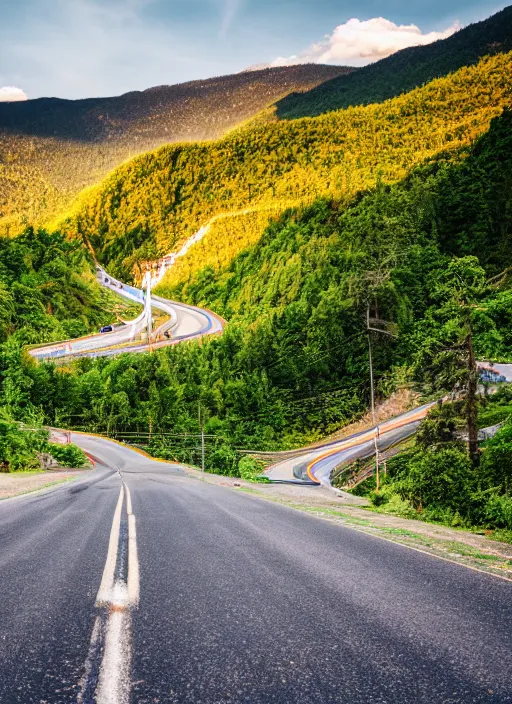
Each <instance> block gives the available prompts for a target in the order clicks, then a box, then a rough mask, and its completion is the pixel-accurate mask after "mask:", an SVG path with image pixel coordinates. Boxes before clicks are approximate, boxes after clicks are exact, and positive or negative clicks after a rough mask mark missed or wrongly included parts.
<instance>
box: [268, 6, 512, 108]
mask: <svg viewBox="0 0 512 704" xmlns="http://www.w3.org/2000/svg"><path fill="white" fill-rule="evenodd" d="M511 49H512V8H510V7H506V8H505V9H504V10H502V11H501V12H498V13H497V14H496V15H493V16H492V17H490V18H489V19H486V20H484V21H483V22H478V23H477V24H472V25H469V26H468V27H465V28H464V29H462V30H460V31H459V32H457V33H456V34H454V35H453V36H451V37H449V38H448V39H444V40H443V41H437V42H434V43H433V44H428V45H427V46H417V47H411V48H409V49H403V50H402V51H398V52H396V53H395V54H392V55H391V56H389V57H388V58H386V59H382V60H381V61H377V62H376V63H374V64H370V65H369V66H365V67H364V68H361V69H359V70H358V71H356V72H354V73H352V74H348V75H342V76H340V77H339V78H334V79H332V80H330V81H327V82H326V83H323V84H321V85H320V86H319V87H318V88H314V89H313V90H310V91H308V92H307V93H304V94H291V95H289V96H287V97H285V98H283V99H282V100H281V101H280V102H279V103H278V105H277V114H278V115H279V117H283V118H297V117H304V116H306V115H320V114H321V113H324V112H328V111H330V110H339V109H340V108H346V107H348V106H350V105H366V104H368V103H377V102H382V101H383V100H386V99H388V98H393V97H395V96H397V95H400V94H401V93H405V92H407V91H409V90H411V89H412V88H415V87H416V86H419V85H422V84H423V83H428V82H429V81H431V80H432V79H434V78H437V77H438V76H446V75H447V74H449V73H451V72H453V71H456V70H457V69H459V68H461V66H469V65H471V64H475V63H477V62H478V60H479V59H480V58H481V57H482V56H485V55H487V54H494V53H496V52H500V51H501V52H506V51H510V50H511Z"/></svg>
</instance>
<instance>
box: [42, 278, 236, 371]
mask: <svg viewBox="0 0 512 704" xmlns="http://www.w3.org/2000/svg"><path fill="white" fill-rule="evenodd" d="M96 277H97V280H98V283H99V284H100V285H101V286H103V287H104V288H107V289H109V290H110V291H112V292H114V293H116V294H117V295H119V296H121V297H122V298H125V299H127V300H128V301H130V302H132V303H139V304H141V305H142V306H143V307H144V308H143V311H142V313H141V314H140V315H139V316H137V318H135V319H134V320H131V321H123V322H122V323H121V324H120V325H114V326H113V330H112V332H106V333H103V334H96V335H87V336H85V337H79V338H76V339H74V340H63V341H61V342H54V343H50V344H46V345H38V346H37V347H32V348H31V349H29V354H30V355H31V356H32V357H34V358H35V359H37V360H39V361H50V360H57V359H63V360H65V359H70V358H81V357H106V356H115V355H118V354H121V353H123V352H132V353H141V352H150V351H152V350H154V349H159V348H161V347H168V346H169V345H175V344H177V343H179V342H185V341H187V340H194V339H199V338H201V337H204V336H205V335H214V334H219V333H221V332H222V331H223V329H224V326H225V324H226V323H225V321H224V320H223V319H222V318H221V317H220V316H218V315H216V314H215V313H213V312H212V311H209V310H206V309H204V308H198V307H197V306H191V305H187V304H185V303H178V302H176V301H169V300H167V299H166V298H162V297H161V296H154V295H151V296H150V298H148V296H147V295H146V294H145V293H144V291H143V290H142V289H139V288H136V287H135V286H130V285H128V284H125V283H123V282H121V281H119V280H118V279H115V278H114V277H112V276H110V275H109V274H108V273H107V272H106V271H105V270H104V269H103V268H102V267H101V266H99V265H97V266H96ZM150 309H151V311H152V310H157V311H159V312H160V313H163V314H164V315H165V316H167V320H165V322H164V323H162V324H161V325H159V327H157V328H156V329H155V330H154V331H153V332H152V334H151V336H150V340H149V341H148V339H147V334H146V339H145V340H144V339H142V336H143V335H144V333H145V332H146V331H147V327H148V318H150V315H151V313H150Z"/></svg>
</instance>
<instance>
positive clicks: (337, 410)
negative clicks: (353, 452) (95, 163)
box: [1, 111, 512, 472]
mask: <svg viewBox="0 0 512 704" xmlns="http://www.w3.org/2000/svg"><path fill="white" fill-rule="evenodd" d="M511 146H512V115H511V113H510V112H508V111H505V112H504V113H503V114H502V115H501V116H500V117H497V118H495V119H494V120H493V121H492V123H491V127H490V129H489V131H488V133H486V134H485V135H483V136H482V137H481V138H480V139H479V140H477V141H476V143H475V144H474V145H473V146H472V148H471V149H470V151H469V153H467V154H465V158H460V159H459V160H456V161H450V160H446V159H444V158H443V157H438V158H437V159H435V160H432V161H429V162H428V163H426V164H424V165H422V166H420V167H417V168H415V169H414V170H413V171H412V172H411V173H410V174H409V175H408V176H407V177H406V178H405V179H403V180H402V181H401V182H399V183H397V184H394V185H386V184H384V183H379V184H378V185H377V186H376V187H375V188H374V189H372V190H370V191H368V192H366V193H363V194H360V195H358V196H356V197H354V198H353V199H352V200H351V202H350V203H348V204H347V205H340V204H339V203H337V202H335V201H332V200H328V199H318V200H317V201H315V202H314V203H313V204H312V205H310V206H308V207H306V208H304V209H292V210H289V211H288V212H287V213H285V214H283V215H282V216H281V217H280V218H279V219H277V220H276V221H274V222H273V223H272V224H271V225H270V226H269V227H268V228H267V229H266V230H265V232H264V234H263V236H262V238H261V239H260V240H259V241H258V242H257V243H256V244H254V245H253V246H252V247H249V248H247V249H246V250H245V251H244V252H243V253H241V254H240V255H238V257H236V258H235V259H234V260H233V261H232V263H231V264H230V265H229V266H228V267H225V268H224V269H223V270H222V271H215V270H214V269H213V268H212V267H207V268H205V269H204V270H203V271H202V272H200V274H198V275H197V276H196V277H195V279H194V281H189V282H188V283H186V284H182V285H180V286H179V287H176V288H173V289H171V290H166V291H165V293H168V294H170V295H173V296H177V297H178V296H179V297H181V298H182V299H185V300H188V301H192V302H196V303H202V304H207V305H208V306H210V307H213V308H214V309H215V310H216V311H217V312H219V313H221V314H223V315H224V316H226V317H227V318H228V320H229V325H228V327H227V329H226V331H225V333H224V335H223V336H222V337H221V338H217V339H212V340H209V341H204V342H203V343H202V344H201V345H197V344H189V345H180V346H177V347H173V348H168V349H165V350H161V351H159V352H158V353H155V354H154V355H152V356H146V355H142V356H132V355H122V356H120V357H118V358H116V359H100V360H81V361H78V362H76V363H75V364H74V365H73V366H72V367H70V368H68V367H55V366H53V365H51V364H45V365H41V366H36V365H33V364H32V363H27V362H24V363H23V365H22V366H21V367H20V366H19V365H18V360H17V359H13V358H12V357H8V356H6V353H5V352H4V353H3V356H2V366H1V373H2V375H3V380H4V383H3V386H2V389H3V397H2V399H1V402H2V403H3V404H8V405H9V408H10V409H11V413H12V415H13V417H14V418H17V419H22V418H23V417H24V415H25V414H26V413H27V412H34V411H35V410H37V409H42V410H43V412H44V414H45V419H46V422H48V423H51V424H58V425H62V426H68V427H72V426H75V427H82V428H87V429H90V430H95V431H100V432H109V433H112V432H116V431H117V432H120V431H128V430H133V431H134V430H141V429H142V430H144V431H146V432H147V431H148V430H149V429H151V430H152V432H153V433H155V435H158V433H159V432H166V431H168V432H169V431H172V432H173V433H186V432H189V433H196V432H197V431H198V420H197V418H198V405H199V404H200V405H201V407H202V408H203V410H204V414H205V416H206V418H207V423H206V429H207V432H208V433H209V434H212V435H215V436H216V438H217V439H216V440H215V441H212V443H211V445H210V454H209V459H208V466H209V467H212V468H215V469H216V470H218V471H226V472H236V471H237V462H238V457H237V455H236V453H235V452H234V449H235V448H237V447H246V446H247V445H249V446H252V447H257V448H259V449H263V448H267V449H277V448H281V447H285V446H290V445H291V444H299V443H302V442H304V441H306V440H308V439H313V438H316V437H319V436H321V435H322V434H324V433H326V432H329V431H331V430H333V429H335V428H339V427H340V426H342V425H343V424H345V423H347V422H349V421H350V420H352V419H353V418H354V417H356V416H358V415H359V414H361V413H362V412H363V411H364V409H365V407H366V406H367V402H368V358H367V339H366V333H365V310H366V306H367V305H368V304H370V305H371V307H372V312H373V313H372V314H376V315H377V314H378V316H379V317H382V318H383V319H385V320H388V321H392V322H393V324H394V326H395V331H396V335H397V337H396V339H394V340H387V339H382V340H379V341H378V342H377V345H376V360H375V362H376V371H377V378H378V388H379V393H380V394H382V395H387V394H389V393H390V392H391V391H392V390H393V389H394V388H396V387H397V386H399V385H400V384H403V383H404V382H408V383H414V384H415V385H416V387H417V388H418V389H420V390H422V392H423V393H424V394H432V393H434V394H436V393H438V392H439V391H440V390H441V389H443V388H446V387H450V385H451V384H452V383H453V377H450V376H449V375H448V376H447V375H444V376H443V375H442V374H439V373H438V368H439V365H440V364H442V363H444V362H443V361H442V360H443V359H444V357H443V355H445V356H446V349H447V348H451V347H453V346H454V343H456V339H457V335H459V334H460V330H462V328H463V326H460V327H458V325H457V318H456V314H455V313H454V306H455V309H456V302H455V303H454V300H455V297H456V293H457V281H459V280H461V279H462V280H467V281H468V282H469V283H468V286H469V285H470V283H471V282H473V284H471V285H474V286H476V283H475V281H477V282H479V286H480V288H479V289H478V290H479V293H478V301H479V307H484V309H485V313H483V312H478V314H477V317H476V319H475V323H474V325H475V329H474V345H475V350H476V354H478V355H480V356H483V357H488V358H496V357H500V358H501V359H502V360H505V359H507V358H508V357H509V355H510V349H511V345H512V291H511V290H510V288H509V279H508V277H507V274H506V273H505V274H503V276H501V278H500V276H499V275H501V274H502V271H504V270H506V269H507V267H509V266H510V265H512V254H511V252H512V249H511V248H510V237H511V225H512V222H511V213H512V209H511V203H512V188H511V180H510V167H511V158H512V149H511ZM498 190H499V192H500V197H499V198H495V194H496V192H497V191H498ZM468 194H470V195H471V197H468ZM15 241H16V240H15ZM496 276H498V278H497V279H496V281H498V283H499V285H497V284H496V282H495V283H492V282H491V280H492V279H493V278H496ZM475 295H476V294H475ZM457 315H458V314H457ZM454 321H455V322H454ZM14 348H15V346H13V345H12V343H11V345H10V347H9V349H10V350H13V349H14ZM11 354H13V352H11ZM457 364H458V362H457V358H456V357H455V359H453V360H451V361H450V364H449V368H450V369H454V370H455V371H454V372H453V373H454V374H456V370H457ZM11 378H12V379H13V381H9V380H10V379H11ZM6 382H8V383H6ZM13 384H14V385H15V386H13ZM14 388H15V389H16V391H9V389H14ZM6 391H9V398H7V397H6V395H5V394H6ZM169 452H170V450H169V448H167V450H166V453H167V455H168V456H169ZM182 452H184V450H183V448H180V447H179V446H177V447H175V448H172V452H171V454H172V456H173V457H176V458H183V455H182V454H180V453H182Z"/></svg>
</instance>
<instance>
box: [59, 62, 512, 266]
mask: <svg viewBox="0 0 512 704" xmlns="http://www.w3.org/2000/svg"><path fill="white" fill-rule="evenodd" d="M511 68H512V53H511V54H499V55H497V56H495V57H491V58H488V59H485V60H483V61H482V62H481V63H480V64H478V65H477V66H472V67H469V68H463V69H461V70H459V71H458V72H457V73H455V74H453V75H451V76H449V77H447V78H441V79H437V80H435V81H432V82H431V83H429V84H428V85H427V86H424V87H423V88H418V89H416V90H414V91H411V92H410V93H408V94H407V95H404V96H401V97H399V98H395V99H393V100H390V101H387V102H385V103H382V104H376V105H369V106H366V107H360V108H349V109H348V110H342V111H339V112H333V113H329V114H328V115H322V116H320V117H317V118H304V119H302V120H295V121H288V122H286V121H284V122H277V123H271V124H257V125H255V126H253V127H252V128H251V129H247V130H241V131H236V132H234V133H233V134H232V135H229V136H228V137H226V138H224V139H221V140H219V141H216V142H211V143H198V144H190V145H178V146H168V147H162V148H161V149H159V150H157V151H156V152H153V153H148V154H145V155H143V156H141V157H138V158H136V159H134V160H132V161H131V162H129V163H127V164H125V165H123V166H121V167H120V168H119V169H117V170H116V171H115V172H114V173H113V174H112V175H111V176H110V177H109V178H107V179H106V180H105V181H104V182H103V183H102V184H101V185H100V186H98V187H96V188H94V189H92V190H91V191H90V192H87V193H85V194H84V195H83V197H82V198H81V199H80V200H79V202H78V204H77V205H76V208H75V211H74V214H73V215H72V216H71V217H69V218H67V220H66V221H65V222H63V223H61V227H62V229H63V230H64V231H65V232H68V233H69V234H71V235H80V236H81V237H85V238H87V239H88V240H89V241H90V243H91V244H92V246H93V247H94V249H95V251H96V253H97V255H98V258H99V259H100V261H102V262H103V263H105V264H107V265H108V266H109V267H110V269H111V270H112V272H113V273H117V274H119V275H120V276H124V277H125V278H127V277H129V276H130V275H131V274H132V270H133V268H134V266H135V264H136V263H137V262H140V261H141V260H144V259H152V258H154V257H155V256H157V255H158V254H159V253H167V252H168V251H171V250H172V249H173V248H174V247H175V246H176V245H177V244H178V243H179V242H181V241H183V239H184V238H186V237H187V236H190V235H191V234H193V233H194V232H195V231H196V230H197V229H199V227H200V226H201V225H204V224H205V223H206V222H207V221H208V220H209V219H210V218H211V217H212V216H215V215H217V214H219V213H228V212H232V211H239V210H241V209H244V208H245V209H248V210H253V211H261V212H262V211H265V210H266V209H268V208H270V207H271V208H272V209H273V211H274V212H275V209H276V208H278V207H279V206H281V208H282V210H284V209H285V208H286V207H287V206H289V205H290V204H297V205H298V204H300V203H303V202H306V203H307V202H312V201H313V200H314V199H315V198H317V197H318V196H321V195H327V196H334V197H336V198H337V199H339V200H340V201H342V202H343V201H346V200H347V199H349V198H350V197H351V196H352V195H354V194H355V193H356V192H357V191H360V190H363V189H366V188H371V187H374V186H375V184H376V182H382V183H391V182H394V181H398V180H399V179H401V178H403V177H404V176H405V175H406V173H407V172H408V170H409V169H410V168H411V167H412V166H414V165H415V164H418V163H421V162H422V161H424V160H425V159H426V158H428V157H431V156H433V155H435V154H437V153H439V152H441V151H454V150H456V149H457V148H458V147H460V146H461V145H464V144H469V143H470V142H471V141H472V140H473V139H475V137H477V136H478V135H479V134H481V133H482V132H483V131H485V130H486V129H487V128H488V126H489V122H490V120H491V118H492V117H494V116H495V115H497V114H499V113H500V112H501V110H502V108H503V107H504V106H508V105H511V104H512V90H511V88H512V84H511V76H512V71H511ZM260 220H261V218H252V219H251V218H245V219H242V222H243V225H242V226H243V228H244V230H245V234H244V236H243V237H241V238H240V239H239V240H238V245H239V247H240V250H241V249H242V248H243V247H244V246H247V245H248V244H249V243H250V242H254V241H255V239H256V238H257V236H258V235H259V234H260V232H261V230H260V231H257V232H254V231H251V229H250V225H251V222H256V225H257V227H259V225H260ZM231 224H232V223H230V225H229V226H230V228H231ZM215 231H216V227H215V228H212V231H211V233H210V235H209V236H208V238H206V239H205V240H204V242H203V249H202V257H204V256H206V258H207V261H212V258H214V257H216V254H215V253H213V252H212V254H211V255H209V253H205V251H204V247H205V246H206V244H207V243H208V242H211V244H212V248H213V249H214V250H217V248H218V241H219V238H218V237H216V236H215ZM240 250H239V251H240ZM233 253H235V252H233ZM190 257H192V258H193V257H194V248H191V250H190ZM185 265H186V262H185V261H184V260H181V262H180V266H185ZM192 268H194V267H192ZM189 271H190V267H189ZM171 276H174V272H172V273H171Z"/></svg>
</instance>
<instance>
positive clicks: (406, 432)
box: [266, 402, 435, 487]
mask: <svg viewBox="0 0 512 704" xmlns="http://www.w3.org/2000/svg"><path fill="white" fill-rule="evenodd" d="M434 405H435V402H432V403H427V404H424V405H423V406H420V407H419V408H415V409H414V410H412V411H408V412H407V413H403V414H402V415H400V416H397V417H396V418H392V419H391V420H388V421H385V422H384V423H380V424H379V425H378V426H376V427H374V428H370V429H369V430H365V431H363V432H361V433H357V434H355V435H351V436H350V437H348V438H344V439H343V440H335V441H333V442H329V443H325V444H323V445H319V446H317V447H315V448H310V449H307V448H305V450H304V452H303V453H301V454H298V455H296V456H294V457H291V458H287V459H285V460H282V461H281V462H278V463H276V464H274V465H272V466H271V467H270V468H269V469H267V471H266V475H267V477H268V478H269V479H270V480H274V481H275V480H278V481H294V482H304V483H308V484H316V485H318V486H320V485H322V486H328V487H330V486H331V481H330V476H331V473H332V471H333V469H336V467H339V466H340V465H341V464H345V463H348V462H353V461H354V460H355V459H358V458H360V459H361V458H367V457H372V456H373V455H374V454H375V436H376V435H377V443H378V448H379V450H380V451H382V450H385V449H387V448H389V447H391V446H392V445H395V444H396V443H398V442H401V441H402V440H405V439H406V438H408V437H410V436H411V435H413V434H414V433H415V432H416V430H417V429H418V426H419V424H420V423H421V421H422V420H423V419H424V418H425V416H426V415H427V414H428V412H429V410H430V409H431V408H432V406H434Z"/></svg>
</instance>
